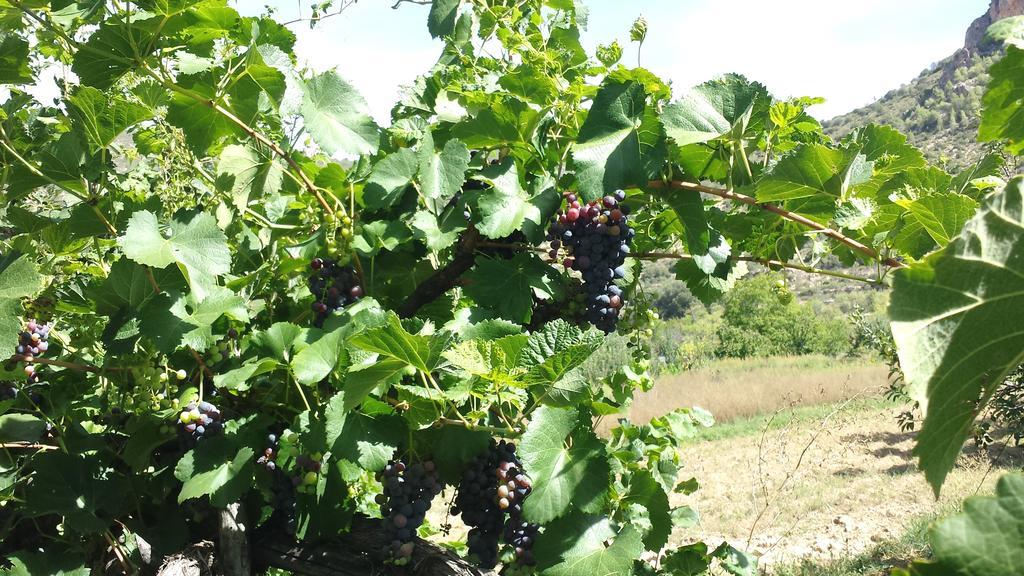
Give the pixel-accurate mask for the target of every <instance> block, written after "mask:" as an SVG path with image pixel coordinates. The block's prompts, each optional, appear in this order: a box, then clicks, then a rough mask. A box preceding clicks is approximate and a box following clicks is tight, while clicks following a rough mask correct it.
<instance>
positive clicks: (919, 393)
mask: <svg viewBox="0 0 1024 576" xmlns="http://www.w3.org/2000/svg"><path fill="white" fill-rule="evenodd" d="M1022 184H1024V179H1022V178H1015V179H1014V180H1012V181H1011V182H1010V183H1009V184H1008V185H1007V186H1006V188H1005V190H1004V191H1003V192H1002V193H1000V194H996V195H993V196H991V197H990V198H989V199H988V200H987V201H986V202H985V204H984V206H983V207H982V209H981V210H980V211H979V212H978V214H977V215H976V216H975V217H974V218H972V219H971V220H970V221H969V222H968V223H967V224H966V226H964V229H963V231H962V232H961V233H960V235H959V236H958V237H957V238H956V239H955V240H954V241H953V242H952V243H950V244H949V246H947V247H946V248H945V249H943V250H941V251H939V252H936V253H935V254H933V255H931V256H929V257H928V258H927V259H926V260H925V261H924V262H923V263H921V264H919V265H916V266H912V267H911V268H909V269H904V270H900V271H898V272H897V274H896V279H895V282H894V284H893V292H892V300H891V303H890V306H889V317H890V319H891V323H892V333H893V337H894V339H895V341H896V345H897V349H898V351H899V358H900V365H901V367H902V369H903V373H904V375H905V377H906V380H907V383H908V386H909V392H910V394H911V396H912V397H913V398H914V399H915V400H917V401H919V402H920V403H921V407H922V409H923V410H924V412H925V421H924V425H923V427H922V429H921V433H920V435H919V436H918V443H917V447H916V448H915V450H914V453H915V454H916V455H917V456H919V457H920V464H921V468H922V469H923V470H924V472H925V475H926V477H927V478H928V481H929V482H930V483H931V485H932V487H933V488H934V489H935V490H936V492H938V490H939V489H940V487H941V486H942V483H943V480H944V479H945V477H946V474H947V473H948V472H949V470H950V469H951V468H952V466H953V464H954V462H955V461H956V458H957V455H958V454H959V453H960V448H961V446H962V445H963V442H964V440H965V439H966V438H967V436H968V434H969V433H970V431H971V427H972V425H973V422H974V418H975V416H976V415H977V412H978V410H979V409H980V405H979V402H978V399H979V398H983V399H987V398H988V397H989V396H990V395H991V394H992V392H993V390H994V389H995V387H996V386H997V385H998V384H999V383H1000V382H1002V380H1003V378H1004V376H1005V375H1006V374H1007V373H1008V372H1009V371H1010V370H1012V369H1014V368H1016V367H1017V366H1019V365H1020V364H1021V363H1022V362H1024V352H1022V351H1024V331H1022V330H1021V326H1024V312H1022V311H1024V298H1022V294H1021V291H1020V286H1021V278H1022V277H1024V268H1022V266H1021V263H1022V260H1021V257H1020V254H1021V253H1022V251H1024V194H1022Z"/></svg>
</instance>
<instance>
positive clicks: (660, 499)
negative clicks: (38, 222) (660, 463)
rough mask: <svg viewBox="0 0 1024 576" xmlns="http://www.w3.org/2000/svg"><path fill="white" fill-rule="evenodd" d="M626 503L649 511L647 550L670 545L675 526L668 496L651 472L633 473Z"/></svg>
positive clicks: (645, 537)
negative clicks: (649, 527)
mask: <svg viewBox="0 0 1024 576" xmlns="http://www.w3.org/2000/svg"><path fill="white" fill-rule="evenodd" d="M624 502H625V503H627V504H639V505H640V506H641V507H643V508H644V509H645V510H646V511H647V517H648V519H649V520H650V523H651V529H650V530H649V531H648V532H647V533H646V534H644V537H643V540H644V546H645V547H646V549H647V550H661V549H662V548H663V547H664V546H665V545H666V544H668V537H669V535H670V534H671V533H672V525H673V522H672V514H671V511H670V509H669V501H668V494H666V493H665V489H664V488H662V486H661V484H659V483H658V481H657V480H655V479H654V476H653V475H652V474H651V473H650V472H649V471H647V470H638V471H636V472H634V473H633V475H632V477H631V478H630V479H629V492H628V493H627V494H626V498H625V500H624Z"/></svg>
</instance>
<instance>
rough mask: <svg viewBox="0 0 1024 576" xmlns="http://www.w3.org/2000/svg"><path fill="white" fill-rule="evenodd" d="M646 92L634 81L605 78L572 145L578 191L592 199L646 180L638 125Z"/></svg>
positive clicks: (584, 196) (639, 125)
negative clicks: (623, 81) (609, 80)
mask: <svg viewBox="0 0 1024 576" xmlns="http://www.w3.org/2000/svg"><path fill="white" fill-rule="evenodd" d="M645 100H646V94H645V93H644V87H643V86H642V85H641V84H639V83H637V82H625V83H616V82H605V83H604V84H603V85H602V86H601V89H600V91H598V93H597V96H595V97H594V104H593V106H591V108H590V113H589V114H587V119H586V121H585V122H584V123H583V126H582V127H581V128H580V133H579V136H578V137H577V140H576V142H575V143H574V144H573V145H572V159H573V166H574V167H575V169H576V179H577V181H578V182H579V191H580V193H581V194H582V196H583V198H584V199H586V200H594V199H597V198H600V197H602V196H604V195H605V194H606V193H608V192H611V191H613V190H615V189H617V188H624V187H626V186H628V185H636V184H641V183H646V179H647V178H646V176H647V174H646V173H645V172H644V171H643V170H642V168H643V165H644V157H643V146H642V142H641V132H640V130H641V126H642V121H643V118H644V110H645Z"/></svg>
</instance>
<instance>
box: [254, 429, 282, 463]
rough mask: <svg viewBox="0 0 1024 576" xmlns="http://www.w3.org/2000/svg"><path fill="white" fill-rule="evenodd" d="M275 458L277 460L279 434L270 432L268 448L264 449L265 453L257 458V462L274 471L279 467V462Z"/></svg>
mask: <svg viewBox="0 0 1024 576" xmlns="http://www.w3.org/2000/svg"><path fill="white" fill-rule="evenodd" d="M275 460H277V435H276V434H269V435H267V448H266V449H265V450H264V451H263V454H262V455H261V456H260V457H259V458H257V459H256V463H257V464H259V465H260V466H263V467H265V468H266V469H267V470H270V471H271V472H273V471H274V470H276V469H277V463H276V462H275Z"/></svg>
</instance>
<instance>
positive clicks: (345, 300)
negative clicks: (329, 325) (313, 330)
mask: <svg viewBox="0 0 1024 576" xmlns="http://www.w3.org/2000/svg"><path fill="white" fill-rule="evenodd" d="M309 267H310V268H311V269H312V270H313V274H312V275H311V276H310V277H309V280H308V284H309V291H310V292H311V293H312V294H313V296H314V297H315V301H314V302H313V304H312V306H311V308H312V310H313V312H314V319H313V324H314V325H315V326H317V327H320V326H323V324H324V321H325V320H326V319H327V317H328V316H329V315H330V314H331V313H332V312H334V311H335V310H340V309H341V308H344V307H345V306H348V305H349V304H352V303H353V302H355V301H357V300H359V299H360V298H362V297H363V287H362V286H360V285H359V276H358V274H356V271H355V269H353V268H352V267H351V266H341V265H339V264H338V263H337V262H336V261H335V260H331V259H326V260H321V259H320V258H315V259H314V260H313V261H312V262H311V263H310V265H309Z"/></svg>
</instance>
